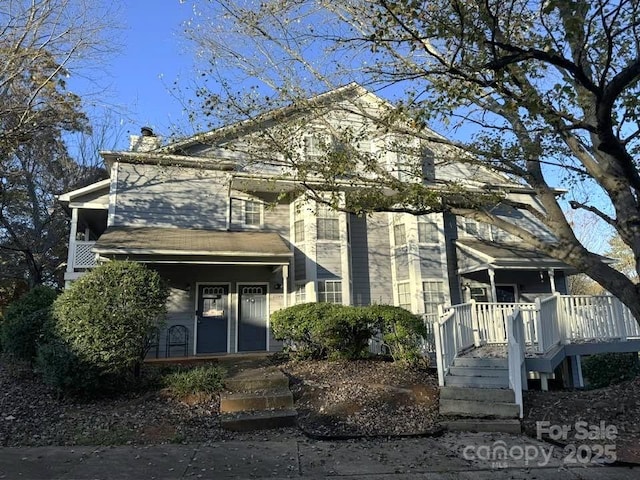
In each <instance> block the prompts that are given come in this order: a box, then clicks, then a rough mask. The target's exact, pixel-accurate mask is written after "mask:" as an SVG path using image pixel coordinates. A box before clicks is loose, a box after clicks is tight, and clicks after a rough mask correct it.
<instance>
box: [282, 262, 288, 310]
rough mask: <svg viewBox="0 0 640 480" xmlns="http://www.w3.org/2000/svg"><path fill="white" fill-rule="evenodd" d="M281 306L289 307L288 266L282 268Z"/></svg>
mask: <svg viewBox="0 0 640 480" xmlns="http://www.w3.org/2000/svg"><path fill="white" fill-rule="evenodd" d="M282 306H283V307H284V308H287V307H288V306H289V265H283V266H282Z"/></svg>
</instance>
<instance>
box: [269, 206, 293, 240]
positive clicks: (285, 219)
mask: <svg viewBox="0 0 640 480" xmlns="http://www.w3.org/2000/svg"><path fill="white" fill-rule="evenodd" d="M289 216H290V215H289V204H288V203H278V204H277V205H275V206H270V205H267V206H265V210H264V228H265V229H266V230H270V231H273V232H277V233H279V234H280V235H281V236H282V237H283V238H286V239H288V238H289Z"/></svg>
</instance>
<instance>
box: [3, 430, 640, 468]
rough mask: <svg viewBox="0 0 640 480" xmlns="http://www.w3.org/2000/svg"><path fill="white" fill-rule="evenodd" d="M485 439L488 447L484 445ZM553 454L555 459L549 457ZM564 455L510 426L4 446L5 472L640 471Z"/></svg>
mask: <svg viewBox="0 0 640 480" xmlns="http://www.w3.org/2000/svg"><path fill="white" fill-rule="evenodd" d="M269 434H270V433H268V432H265V435H269ZM496 442H498V443H496ZM501 442H504V443H501ZM496 445H502V446H506V448H507V450H508V451H511V452H513V453H514V457H518V456H519V455H518V453H519V452H525V453H527V455H528V456H529V459H524V458H511V459H507V460H506V462H505V463H504V464H500V465H496V464H493V463H492V462H491V461H489V460H485V459H483V457H484V456H485V455H486V452H489V451H493V448H494V447H495V446H496ZM479 447H484V452H483V450H482V448H479ZM549 454H551V455H550V459H549V460H548V461H546V460H544V458H547V457H548V456H549ZM563 458H564V457H563V455H562V452H561V451H560V449H559V448H558V447H553V446H552V445H550V444H546V443H542V442H538V441H535V440H533V439H530V438H527V437H524V436H512V435H505V434H446V435H444V436H443V437H439V438H413V439H401V440H356V441H342V442H322V441H314V440H306V439H305V440H299V439H287V438H281V439H276V440H266V439H265V440H264V441H244V442H241V441H229V442H219V443H213V444H210V445H160V446H152V447H134V446H123V447H111V448H110V447H43V448H3V449H0V479H3V480H4V479H7V480H14V479H33V480H38V479H47V480H55V479H60V480H67V479H74V480H84V479H114V478H118V479H123V480H128V479H131V480H133V479H136V480H138V479H140V480H144V479H167V480H168V479H182V478H205V479H228V478H247V479H249V478H310V479H320V478H349V479H364V478H366V479H389V478H400V479H417V478H429V479H456V478H468V479H471V478H473V479H474V480H483V479H487V480H489V479H490V480H499V479H507V478H509V479H525V478H537V479H555V478H558V477H559V476H562V478H564V479H566V480H581V479H582V480H588V479H621V480H625V479H638V478H640V468H628V467H603V466H597V465H589V466H586V467H585V466H567V465H566V464H565V463H564V462H563Z"/></svg>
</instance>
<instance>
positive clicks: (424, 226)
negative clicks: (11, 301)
mask: <svg viewBox="0 0 640 480" xmlns="http://www.w3.org/2000/svg"><path fill="white" fill-rule="evenodd" d="M418 242H420V243H438V224H437V223H436V222H435V221H434V220H432V219H430V218H429V217H428V216H426V215H421V216H419V217H418Z"/></svg>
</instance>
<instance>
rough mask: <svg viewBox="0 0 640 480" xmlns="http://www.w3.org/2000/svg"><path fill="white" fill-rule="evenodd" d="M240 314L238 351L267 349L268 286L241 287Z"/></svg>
mask: <svg viewBox="0 0 640 480" xmlns="http://www.w3.org/2000/svg"><path fill="white" fill-rule="evenodd" d="M239 293H240V295H239V300H238V302H239V306H238V310H239V312H238V313H239V314H238V317H239V318H238V351H239V352H250V351H260V350H266V349H267V286H266V285H241V286H240V292H239Z"/></svg>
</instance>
